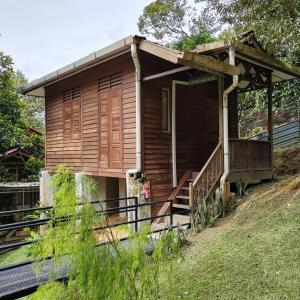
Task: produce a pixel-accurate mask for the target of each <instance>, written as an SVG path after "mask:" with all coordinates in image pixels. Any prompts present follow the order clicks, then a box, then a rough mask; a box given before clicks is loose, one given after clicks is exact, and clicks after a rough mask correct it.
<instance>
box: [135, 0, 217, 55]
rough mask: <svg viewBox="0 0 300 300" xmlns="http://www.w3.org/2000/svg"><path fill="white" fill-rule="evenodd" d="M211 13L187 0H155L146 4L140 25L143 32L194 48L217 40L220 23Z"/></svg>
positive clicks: (168, 42) (179, 47)
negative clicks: (196, 7)
mask: <svg viewBox="0 0 300 300" xmlns="http://www.w3.org/2000/svg"><path fill="white" fill-rule="evenodd" d="M215 25H216V24H215V22H213V19H212V18H211V17H210V16H209V15H208V14H205V13H203V12H201V11H197V10H196V9H195V7H192V6H191V5H190V4H189V2H188V1H187V0H156V1H154V2H151V3H150V4H149V5H147V6H146V7H145V8H144V11H143V14H142V15H141V16H140V17H139V20H138V27H139V31H140V32H141V33H142V34H146V35H152V36H153V37H154V38H155V39H157V40H164V41H165V42H166V43H167V44H169V45H171V46H172V47H174V48H177V49H180V50H191V49H194V48H196V46H197V45H198V44H200V43H205V42H210V41H212V40H214V38H213V36H212V35H213V33H215V32H216V30H217V27H216V26H215Z"/></svg>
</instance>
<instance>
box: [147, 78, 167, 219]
mask: <svg viewBox="0 0 300 300" xmlns="http://www.w3.org/2000/svg"><path fill="white" fill-rule="evenodd" d="M162 88H169V90H170V91H171V81H170V80H166V79H160V80H153V81H149V82H144V83H143V93H142V94H143V170H144V174H145V176H146V177H147V179H150V180H151V198H152V199H153V200H166V199H167V198H168V196H169V195H170V193H171V192H172V190H173V188H172V137H171V132H162V130H161V124H162V117H161V116H162V107H161V96H162ZM170 96H171V94H170ZM160 207H161V205H157V206H153V207H152V215H156V214H157V212H158V210H159V209H160Z"/></svg>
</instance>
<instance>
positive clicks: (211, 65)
mask: <svg viewBox="0 0 300 300" xmlns="http://www.w3.org/2000/svg"><path fill="white" fill-rule="evenodd" d="M177 56H178V59H179V63H182V64H185V65H188V66H192V67H194V68H197V69H202V70H205V71H206V70H208V72H210V73H225V74H228V75H239V74H240V73H241V71H240V68H239V67H236V66H232V65H229V64H227V63H224V62H222V61H218V60H216V59H214V58H212V57H210V56H205V55H200V54H197V53H193V52H182V53H179V54H178V55H177Z"/></svg>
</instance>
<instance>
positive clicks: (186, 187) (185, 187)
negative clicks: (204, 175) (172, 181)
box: [181, 186, 190, 191]
mask: <svg viewBox="0 0 300 300" xmlns="http://www.w3.org/2000/svg"><path fill="white" fill-rule="evenodd" d="M181 189H182V190H185V191H188V190H189V189H190V188H189V187H188V186H184V187H182V188H181Z"/></svg>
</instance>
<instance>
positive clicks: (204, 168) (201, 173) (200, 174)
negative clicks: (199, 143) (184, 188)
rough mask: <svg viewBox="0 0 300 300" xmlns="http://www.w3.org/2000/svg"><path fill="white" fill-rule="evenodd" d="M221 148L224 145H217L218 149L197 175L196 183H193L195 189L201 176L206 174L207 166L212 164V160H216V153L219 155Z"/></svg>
mask: <svg viewBox="0 0 300 300" xmlns="http://www.w3.org/2000/svg"><path fill="white" fill-rule="evenodd" d="M220 147H222V143H221V142H220V143H219V144H218V145H217V147H216V148H215V150H214V151H213V153H212V154H211V155H210V157H209V158H208V160H207V162H206V163H205V165H204V166H203V168H202V169H201V171H200V172H199V174H198V175H197V177H196V179H195V181H194V182H193V187H195V186H196V185H197V182H198V181H199V179H200V178H201V176H202V175H203V173H204V172H205V170H206V168H207V166H208V165H209V164H210V162H211V161H212V159H213V158H214V156H215V155H216V153H217V151H218V150H219V148H220Z"/></svg>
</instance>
